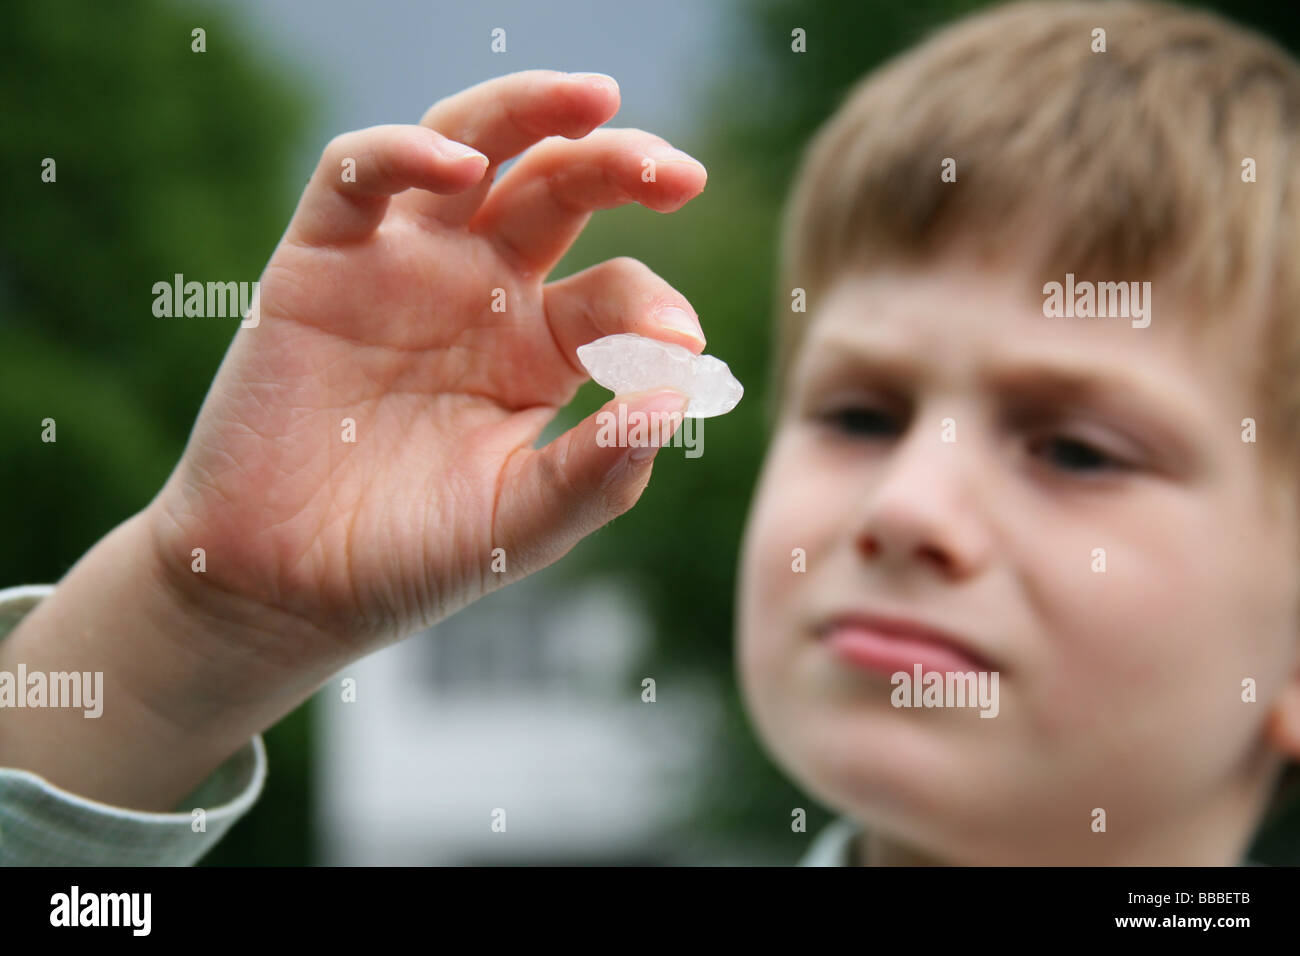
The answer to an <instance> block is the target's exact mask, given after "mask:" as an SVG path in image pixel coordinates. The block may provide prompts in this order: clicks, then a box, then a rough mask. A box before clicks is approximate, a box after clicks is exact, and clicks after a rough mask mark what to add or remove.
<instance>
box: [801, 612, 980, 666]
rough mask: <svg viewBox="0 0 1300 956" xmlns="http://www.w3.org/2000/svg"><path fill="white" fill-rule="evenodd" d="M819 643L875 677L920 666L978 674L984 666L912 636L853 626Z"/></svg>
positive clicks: (840, 628)
mask: <svg viewBox="0 0 1300 956" xmlns="http://www.w3.org/2000/svg"><path fill="white" fill-rule="evenodd" d="M823 640H824V641H825V642H826V646H827V647H828V648H829V649H830V651H831V653H833V654H834V655H835V656H836V657H837V658H838V659H839V660H841V661H843V662H844V663H846V664H848V665H850V666H852V667H859V668H862V669H863V670H869V671H873V672H875V673H878V674H886V675H889V674H895V673H897V672H898V671H906V672H907V673H908V674H909V675H910V674H911V673H912V669H913V668H914V667H915V666H916V665H917V664H920V665H921V669H922V670H923V671H940V672H943V673H949V672H965V671H982V670H984V669H985V668H984V666H983V665H982V664H980V663H979V662H977V661H976V660H974V659H973V658H970V657H967V656H966V655H964V654H962V653H961V652H960V651H958V650H955V649H953V648H949V647H944V646H941V645H939V644H934V643H931V642H929V641H924V640H920V639H918V638H914V637H905V636H902V635H894V634H886V633H884V632H881V631H877V630H872V629H871V628H867V627H863V626H861V625H856V624H840V625H836V626H834V627H831V628H830V629H829V630H828V631H827V632H826V633H825V635H824V637H823Z"/></svg>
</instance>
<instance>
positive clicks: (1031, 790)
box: [737, 249, 1300, 865]
mask: <svg viewBox="0 0 1300 956" xmlns="http://www.w3.org/2000/svg"><path fill="white" fill-rule="evenodd" d="M1153 288H1154V292H1153V303H1154V308H1153V321H1152V323H1151V326H1150V327H1149V328H1146V329H1134V328H1131V327H1130V323H1129V321H1128V320H1127V319H1121V318H1105V319H1047V318H1044V317H1043V314H1042V302H1043V300H1042V296H1041V294H1040V285H1039V284H1038V283H1036V282H1035V281H1033V280H1031V279H1030V278H1029V277H1028V276H1027V275H1024V274H1022V273H1020V272H1018V271H1016V269H1015V267H1014V264H1013V262H1012V261H1011V260H1004V261H1001V262H992V261H987V260H977V259H976V258H974V257H973V256H972V255H970V254H969V253H967V252H962V251H961V250H959V249H954V250H953V251H951V252H950V253H948V254H947V255H946V256H945V257H943V258H941V259H939V260H937V261H933V262H931V263H929V264H927V265H926V266H924V267H921V266H907V265H903V264H890V263H882V264H880V265H879V266H878V267H874V268H873V269H872V270H871V271H870V272H866V273H855V274H851V275H845V276H843V277H841V279H840V280H839V281H838V282H837V283H836V284H835V285H834V287H833V288H832V289H830V290H829V291H828V292H827V294H826V296H825V298H824V299H823V300H822V301H821V302H820V303H819V304H818V306H817V308H815V309H814V310H813V311H812V314H811V315H810V316H809V319H810V322H811V324H810V326H809V329H808V332H807V334H806V336H805V339H804V341H803V344H802V346H801V349H800V353H799V355H798V358H797V361H796V363H795V367H794V372H793V375H792V378H791V382H790V384H789V388H788V391H787V393H786V396H785V401H784V403H783V406H782V411H781V415H780V419H779V422H778V425H777V427H776V431H775V434H774V437H773V441H772V444H771V446H770V449H769V452H768V456H767V459H766V462H765V465H764V470H763V474H762V478H761V481H760V485H759V488H758V490H757V492H756V496H755V499H754V502H753V504H752V511H751V514H750V518H749V523H748V526H747V530H746V538H745V542H744V546H743V552H742V567H741V575H740V583H739V595H738V609H739V610H738V637H737V640H738V656H737V668H738V676H739V679H740V682H741V685H742V688H743V693H744V698H745V700H746V703H747V705H748V708H749V711H750V714H751V716H752V719H753V721H754V723H755V726H756V728H757V730H758V732H759V734H760V736H761V738H762V739H763V741H764V742H765V743H766V744H767V746H768V748H769V750H770V751H771V752H772V753H773V754H774V755H775V758H776V760H777V761H778V762H779V764H780V765H781V766H782V767H783V768H784V769H785V770H786V771H787V772H788V773H789V774H790V775H791V777H792V778H794V779H795V780H797V781H798V782H799V783H800V784H801V785H802V786H803V787H805V788H806V789H807V790H808V791H809V792H810V793H812V794H813V795H814V796H816V797H817V798H818V799H820V800H821V801H823V802H824V803H826V804H827V805H828V806H830V807H832V808H834V809H836V810H838V811H840V812H842V813H845V814H848V815H850V816H852V817H854V818H855V819H857V820H860V821H862V822H863V824H864V828H865V830H866V834H865V836H864V838H863V839H862V840H861V841H860V845H859V846H858V848H857V850H858V853H859V854H860V856H859V859H860V860H865V861H866V862H868V863H872V864H889V863H967V864H1016V863H1082V864H1089V863H1116V864H1138V863H1143V864H1207V865H1232V864H1235V863H1237V862H1239V860H1240V859H1241V856H1242V854H1243V853H1244V851H1245V849H1246V847H1247V845H1248V841H1249V839H1250V837H1251V835H1252V833H1253V830H1254V827H1255V825H1256V823H1257V821H1258V815H1259V814H1260V812H1261V810H1262V808H1263V806H1264V802H1265V800H1266V798H1267V795H1268V792H1269V790H1270V788H1271V786H1272V784H1273V783H1274V781H1275V778H1276V775H1277V773H1278V771H1279V768H1280V765H1281V761H1282V759H1283V755H1291V756H1296V755H1300V673H1298V667H1297V660H1298V654H1297V649H1298V647H1300V639H1298V638H1297V617H1296V608H1297V596H1298V595H1297V577H1298V576H1297V574H1296V554H1297V550H1296V533H1297V525H1296V511H1295V506H1294V497H1293V492H1291V491H1290V490H1289V489H1288V486H1287V484H1286V483H1285V482H1284V481H1281V480H1278V476H1277V475H1276V474H1274V473H1271V472H1270V471H1269V470H1268V469H1267V468H1266V467H1265V466H1264V465H1263V464H1262V460H1261V455H1260V451H1259V446H1258V445H1252V444H1247V443H1243V442H1242V441H1241V438H1240V433H1241V426H1240V422H1241V419H1242V418H1244V417H1247V416H1253V417H1256V418H1260V417H1262V416H1260V414H1259V411H1260V410H1259V409H1258V408H1257V407H1256V405H1255V404H1254V403H1255V399H1253V397H1252V396H1251V392H1250V389H1249V385H1250V384H1251V378H1250V375H1249V369H1250V367H1251V366H1250V362H1251V356H1252V354H1253V352H1252V350H1253V348H1254V347H1255V342H1256V336H1257V333H1258V329H1257V323H1255V322H1253V321H1252V318H1251V316H1250V315H1249V314H1248V313H1246V312H1243V313H1240V314H1236V313H1234V316H1235V321H1234V323H1233V324H1232V325H1231V326H1230V332H1224V333H1221V334H1219V335H1217V336H1215V337H1214V338H1212V339H1211V338H1204V339H1199V340H1198V339H1196V338H1195V337H1193V336H1190V335H1188V334H1187V333H1186V332H1185V327H1186V325H1187V323H1186V317H1187V316H1188V315H1189V313H1188V311H1187V310H1188V309H1189V308H1190V306H1188V305H1187V304H1185V303H1180V302H1178V301H1177V300H1176V297H1175V295H1174V294H1173V292H1172V291H1171V290H1169V289H1168V288H1166V287H1163V286H1162V285H1161V284H1160V283H1159V282H1156V283H1154V286H1153ZM1180 317H1182V318H1183V321H1180ZM886 355H889V356H894V357H895V358H897V359H898V360H899V361H900V362H902V363H904V364H903V366H902V367H900V368H898V369H896V370H895V371H894V372H892V373H891V372H887V371H885V369H884V368H883V367H882V366H880V365H879V364H878V362H877V361H875V360H879V359H882V358H883V357H884V356H886ZM1013 361H1014V362H1016V363H1018V364H1023V367H1024V368H1026V369H1028V370H1029V372H1028V374H1026V375H1023V376H1021V377H1019V378H1018V379H1016V380H1015V381H1012V380H1010V379H1000V378H998V373H999V372H1000V371H1001V370H1003V369H1005V368H1006V367H1007V366H1008V364H1009V363H1011V362H1013ZM1058 362H1069V363H1071V364H1072V365H1073V366H1074V367H1076V368H1078V369H1079V370H1081V371H1082V373H1083V374H1084V375H1085V376H1086V377H1088V378H1089V379H1096V378H1097V377H1098V376H1123V377H1124V380H1125V381H1124V383H1123V384H1120V383H1118V382H1110V383H1108V384H1104V385H1101V386H1100V387H1099V388H1097V389H1095V390H1094V392H1093V393H1092V394H1087V393H1084V394H1082V395H1075V396H1073V397H1070V396H1067V395H1063V394H1058V393H1052V392H1043V391H1041V390H1037V389H1035V388H1034V387H1033V383H1034V382H1035V380H1036V376H1037V372H1036V371H1035V370H1036V369H1041V368H1042V367H1043V366H1044V365H1046V364H1055V363H1058ZM1038 380H1039V381H1040V382H1041V379H1038ZM1130 380H1131V381H1130ZM1135 385H1136V386H1138V387H1140V389H1141V391H1139V390H1138V388H1135ZM854 410H856V411H854ZM945 418H952V419H954V420H955V423H956V441H955V442H951V443H948V442H943V441H941V440H940V438H941V423H942V420H943V419H945ZM1078 442H1082V443H1085V446H1086V447H1080V445H1078V444H1076V443H1078ZM1098 452H1101V453H1104V455H1105V456H1109V459H1115V460H1118V461H1119V462H1121V463H1123V464H1124V466H1125V467H1123V468H1118V469H1117V468H1114V467H1113V466H1112V465H1111V464H1109V459H1108V458H1106V457H1099V456H1098V454H1097V453H1098ZM795 548H803V549H804V550H805V551H806V555H807V559H806V560H807V565H806V567H807V570H806V572H804V573H796V572H794V571H792V557H791V555H792V551H793V549H795ZM1094 548H1104V549H1105V551H1106V564H1107V569H1106V571H1105V573H1094V572H1093V570H1092V564H1093V560H1094V559H1093V549H1094ZM848 609H853V610H860V611H866V610H874V611H876V612H878V613H890V614H894V615H896V616H903V617H907V618H910V619H913V620H918V621H921V622H924V623H926V624H928V625H930V626H931V627H935V628H940V629H943V630H945V631H948V632H950V633H955V634H958V635H963V636H964V637H965V638H966V639H967V640H968V641H969V642H970V645H971V646H972V647H974V648H976V649H977V650H978V651H979V652H981V653H983V654H984V655H985V656H986V657H987V658H989V659H991V660H992V662H993V665H994V669H996V670H998V672H999V674H1000V713H999V715H998V716H997V717H996V718H993V719H986V718H980V717H979V714H978V711H977V710H975V709H969V710H961V709H956V708H949V709H928V710H926V709H903V708H894V707H892V706H891V705H890V692H891V690H892V686H891V684H890V681H889V677H888V676H886V675H877V674H872V673H869V672H867V671H864V670H860V669H855V668H853V667H850V666H848V665H846V664H844V663H843V662H841V661H840V660H839V659H838V658H836V657H834V656H833V655H832V654H831V653H830V652H829V651H828V649H827V647H826V646H825V644H824V643H823V642H821V641H819V640H818V639H817V638H816V637H815V636H814V634H813V628H814V627H815V625H816V624H817V623H818V622H819V621H820V620H822V619H823V618H824V617H825V616H826V615H827V614H830V613H833V612H838V611H843V610H848ZM1247 677H1250V678H1254V679H1255V681H1256V682H1257V684H1258V701H1257V702H1255V703H1244V702H1243V701H1242V699H1241V694H1242V686H1241V684H1242V680H1243V679H1244V678H1247ZM1094 808H1102V809H1104V810H1105V811H1106V816H1107V819H1106V824H1107V825H1106V831H1105V832H1104V833H1096V832H1093V830H1092V822H1093V815H1092V814H1093V810H1094Z"/></svg>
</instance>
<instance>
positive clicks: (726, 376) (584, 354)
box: [578, 332, 745, 418]
mask: <svg viewBox="0 0 1300 956" xmlns="http://www.w3.org/2000/svg"><path fill="white" fill-rule="evenodd" d="M578 360H579V361H580V362H582V364H583V367H584V368H586V370H587V371H588V372H590V373H591V377H592V378H593V379H595V380H596V382H597V383H598V384H600V385H603V386H605V387H606V388H608V389H610V390H611V391H612V392H613V393H614V394H615V395H625V394H627V393H628V392H649V391H653V390H655V389H658V388H675V389H677V390H678V391H679V392H682V393H683V394H686V395H689V396H690V398H691V402H690V404H689V405H687V406H686V412H685V416H686V417H687V418H712V417H713V416H715V415H725V414H726V413H727V412H729V411H731V410H732V409H733V408H735V407H736V405H737V404H738V403H739V402H740V396H741V395H743V394H745V389H744V387H743V386H742V385H741V384H740V382H738V381H736V377H735V376H734V375H732V374H731V369H729V368H727V363H726V362H724V361H722V359H718V358H714V357H713V356H712V355H696V354H695V353H694V352H692V351H691V350H690V349H688V348H686V347H685V346H681V345H672V344H670V343H668V342H661V341H659V340H658V339H651V338H646V337H645V336H644V335H632V334H631V333H627V332H624V333H620V334H619V335H607V336H605V337H604V338H601V339H596V341H594V342H589V343H588V344H586V345H580V346H578Z"/></svg>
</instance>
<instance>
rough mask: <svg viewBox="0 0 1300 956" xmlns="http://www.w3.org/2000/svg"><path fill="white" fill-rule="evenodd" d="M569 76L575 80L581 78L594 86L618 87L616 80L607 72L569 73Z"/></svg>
mask: <svg viewBox="0 0 1300 956" xmlns="http://www.w3.org/2000/svg"><path fill="white" fill-rule="evenodd" d="M569 77H570V78H571V79H575V80H583V81H585V82H588V83H589V84H590V85H592V86H595V87H600V88H606V87H611V86H612V87H614V88H615V89H618V80H616V79H614V78H613V77H612V76H610V75H609V74H608V73H570V74H569Z"/></svg>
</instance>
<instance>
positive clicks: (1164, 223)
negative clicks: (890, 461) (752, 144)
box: [773, 2, 1300, 463]
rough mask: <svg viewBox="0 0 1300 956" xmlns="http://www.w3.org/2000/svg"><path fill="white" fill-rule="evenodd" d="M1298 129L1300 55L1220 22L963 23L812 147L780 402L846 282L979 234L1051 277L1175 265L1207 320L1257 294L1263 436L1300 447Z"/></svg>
mask: <svg viewBox="0 0 1300 956" xmlns="http://www.w3.org/2000/svg"><path fill="white" fill-rule="evenodd" d="M1098 28H1100V29H1103V30H1104V31H1105V52H1094V50H1095V48H1096V46H1097V39H1098V37H1097V35H1096V34H1095V33H1094V31H1095V30H1096V29H1098ZM1297 120H1300V65H1297V64H1296V62H1295V61H1294V60H1293V59H1291V58H1290V57H1289V56H1288V55H1287V54H1286V53H1285V52H1284V51H1283V50H1282V49H1280V48H1279V47H1277V46H1276V45H1274V44H1273V43H1272V42H1270V41H1268V40H1266V39H1264V38H1262V37H1259V36H1257V35H1255V34H1253V33H1251V32H1249V31H1246V30H1244V29H1242V28H1239V27H1236V26H1233V25H1231V24H1229V23H1228V22H1226V21H1224V20H1222V19H1220V18H1218V17H1216V16H1214V15H1212V14H1208V13H1203V12H1197V11H1192V10H1188V9H1184V8H1180V7H1175V6H1170V5H1166V4H1163V3H1140V2H1139V3H1132V2H1114V3H1079V2H1064V3H1043V2H1038V3H1016V4H1011V5H1007V6H1002V7H995V8H993V9H991V10H988V11H985V12H982V13H979V14H977V15H974V16H972V17H969V18H967V19H963V20H960V21H958V22H957V23H955V24H953V25H951V26H948V27H947V28H945V29H943V30H942V31H940V32H939V33H937V34H936V35H935V36H933V37H932V38H930V39H929V40H928V41H926V42H925V43H923V44H921V45H920V46H918V47H916V48H914V49H912V50H910V51H908V52H906V53H905V54H903V55H901V56H899V57H897V58H895V59H893V60H891V61H889V62H888V63H886V64H884V65H883V66H882V67H880V68H879V69H877V70H875V71H873V72H872V73H870V74H868V75H867V76H866V77H865V78H864V79H863V80H861V81H860V82H859V83H858V84H857V85H856V86H854V87H853V88H852V89H850V90H849V92H848V93H847V95H846V97H845V99H844V101H843V103H842V105H841V106H840V108H839V109H838V110H837V111H836V112H835V114H834V115H833V116H832V117H831V118H830V120H828V121H827V123H826V124H825V125H824V126H823V127H822V128H821V129H820V130H819V131H818V133H817V134H816V135H815V136H814V138H813V139H812V141H811V142H810V143H809V144H808V146H807V147H806V149H805V153H804V156H803V159H802V163H801V166H800V169H799V171H798V174H797V176H796V178H795V182H794V185H793V186H792V189H791V193H790V196H789V198H788V200H787V204H786V208H785V210H784V215H783V221H782V239H781V249H780V280H779V283H778V286H777V289H776V296H775V309H776V315H777V329H776V342H777V349H776V353H775V356H774V358H775V368H774V371H775V381H776V383H777V388H776V389H774V390H773V397H774V398H775V399H777V400H779V399H780V395H781V393H782V392H783V391H784V385H785V382H786V380H787V378H788V374H789V367H790V364H791V362H792V361H793V359H794V357H795V355H796V354H797V352H798V348H799V345H800V343H801V341H802V338H803V334H804V331H805V327H806V323H807V317H808V316H809V315H811V314H813V311H814V310H815V304H816V302H817V300H818V298H819V296H820V295H822V294H823V293H825V292H826V291H827V290H828V287H829V285H830V284H831V283H832V282H833V281H834V280H835V279H836V278H837V277H839V276H840V275H841V274H842V273H844V272H845V271H847V270H852V269H854V268H862V267H866V266H867V265H869V264H870V263H871V262H872V261H873V260H875V261H879V260H882V259H885V258H895V259H896V258H899V257H902V258H911V259H916V260H921V259H924V258H926V257H929V256H933V255H935V254H936V253H937V252H939V251H940V249H941V247H942V246H943V244H944V243H946V242H948V241H950V240H952V239H953V238H957V237H965V238H971V237H976V238H977V239H978V240H979V242H980V243H981V244H982V245H983V246H985V247H986V248H987V249H988V250H989V251H996V250H997V249H999V248H1002V249H1006V248H1013V249H1014V250H1015V251H1016V252H1017V253H1018V254H1020V255H1021V256H1022V257H1023V256H1029V257H1031V258H1030V261H1027V262H1026V265H1027V266H1028V267H1029V268H1031V269H1032V270H1033V271H1034V273H1035V274H1038V275H1041V276H1043V277H1051V278H1055V279H1058V280H1059V279H1060V278H1061V277H1062V276H1063V275H1064V273H1065V272H1067V271H1068V272H1074V273H1076V274H1080V275H1084V274H1087V273H1093V274H1105V275H1107V277H1108V278H1126V279H1132V278H1137V277H1139V276H1141V277H1151V276H1155V275H1159V276H1161V277H1162V288H1168V287H1171V286H1172V287H1174V288H1176V289H1177V290H1178V291H1179V292H1180V293H1182V294H1184V295H1186V296H1188V297H1189V299H1191V300H1192V301H1195V302H1196V303H1197V304H1198V305H1200V306H1202V307H1203V309H1202V310H1197V312H1198V314H1204V315H1207V316H1215V317H1220V316H1222V315H1223V313H1222V312H1221V311H1219V309H1218V308H1217V307H1221V306H1224V305H1225V304H1227V303H1228V302H1229V300H1230V299H1231V298H1234V297H1236V296H1244V297H1247V298H1249V299H1250V300H1251V301H1253V302H1256V303H1258V305H1259V309H1260V311H1261V312H1262V313H1263V314H1264V315H1265V317H1266V318H1265V321H1266V325H1265V335H1266V336H1267V339H1266V344H1265V347H1264V348H1262V349H1261V352H1262V353H1263V354H1264V355H1266V356H1267V358H1268V360H1269V361H1268V362H1267V363H1261V367H1260V369H1259V376H1258V385H1259V389H1260V391H1259V400H1260V407H1261V409H1262V414H1261V416H1259V428H1260V432H1261V434H1263V433H1264V432H1265V430H1266V426H1265V424H1264V419H1265V418H1266V417H1268V418H1270V419H1271V421H1272V426H1271V427H1272V428H1273V429H1275V434H1277V435H1278V436H1280V437H1282V438H1285V439H1286V444H1287V445H1288V447H1294V448H1296V449H1300V321H1297V319H1298V317H1297V315H1296V309H1297V306H1298V305H1300V244H1298V242H1300V235H1298V234H1297V229H1300V149H1297V145H1298V144H1297ZM947 158H951V159H953V160H955V161H956V170H957V179H956V182H945V181H944V180H943V179H942V178H941V176H940V172H941V164H942V163H943V161H944V160H945V159H947ZM1248 159H1249V160H1253V162H1254V166H1255V171H1256V172H1255V175H1256V181H1255V182H1245V181H1244V165H1243V164H1244V163H1245V162H1246V160H1248ZM1027 229H1030V230H1032V234H1033V237H1034V238H1033V243H1032V246H1031V244H1029V243H1026V242H1025V241H1024V235H1025V233H1026V230H1027ZM1017 240H1019V242H1017ZM796 288H801V289H803V290H805V295H806V302H807V303H808V312H806V313H800V312H794V311H792V305H791V304H792V290H794V289H796ZM1261 444H1262V445H1264V444H1269V447H1273V446H1275V445H1278V444H1281V442H1274V443H1271V444H1270V443H1265V442H1263V441H1262V440H1261ZM1274 450H1276V449H1274ZM1287 461H1288V463H1290V462H1291V459H1289V458H1288V459H1287Z"/></svg>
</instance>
